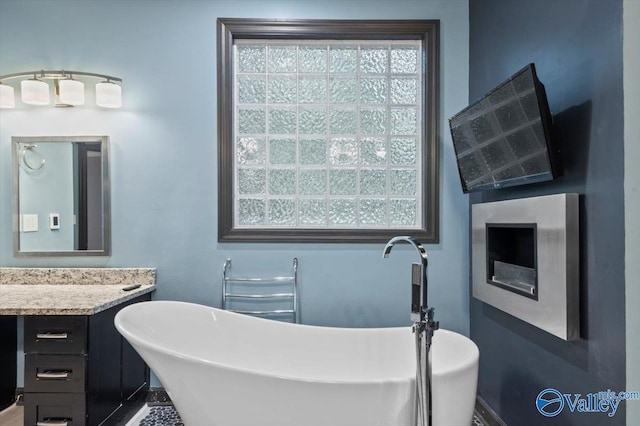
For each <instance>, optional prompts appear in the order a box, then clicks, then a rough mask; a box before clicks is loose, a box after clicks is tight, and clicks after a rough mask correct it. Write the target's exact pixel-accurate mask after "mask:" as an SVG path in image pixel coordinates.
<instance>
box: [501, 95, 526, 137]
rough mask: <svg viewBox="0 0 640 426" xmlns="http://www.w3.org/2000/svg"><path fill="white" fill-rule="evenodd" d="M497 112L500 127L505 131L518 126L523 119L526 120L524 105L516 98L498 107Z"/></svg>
mask: <svg viewBox="0 0 640 426" xmlns="http://www.w3.org/2000/svg"><path fill="white" fill-rule="evenodd" d="M495 114H496V118H497V119H498V123H500V127H501V128H502V130H503V131H505V132H506V131H507V130H511V129H513V128H516V127H518V126H519V125H521V124H522V122H523V121H526V119H525V116H524V111H522V107H521V106H520V102H518V100H514V101H512V102H509V103H508V104H506V105H503V106H501V107H498V108H496V110H495Z"/></svg>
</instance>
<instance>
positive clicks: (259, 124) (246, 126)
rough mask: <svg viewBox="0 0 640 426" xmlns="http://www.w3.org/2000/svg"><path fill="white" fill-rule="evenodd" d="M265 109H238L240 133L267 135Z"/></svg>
mask: <svg viewBox="0 0 640 426" xmlns="http://www.w3.org/2000/svg"><path fill="white" fill-rule="evenodd" d="M266 122H267V120H266V117H265V113H264V108H238V133H240V134H251V133H254V134H255V133H265V129H266Z"/></svg>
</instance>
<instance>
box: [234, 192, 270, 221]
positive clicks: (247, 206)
mask: <svg viewBox="0 0 640 426" xmlns="http://www.w3.org/2000/svg"><path fill="white" fill-rule="evenodd" d="M265 217H266V206H265V202H264V200H263V199H260V198H240V199H239V200H238V224H239V225H264V222H265Z"/></svg>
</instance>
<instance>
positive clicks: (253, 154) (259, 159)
mask: <svg viewBox="0 0 640 426" xmlns="http://www.w3.org/2000/svg"><path fill="white" fill-rule="evenodd" d="M265 158H266V144H265V141H264V138H252V137H239V138H238V144H237V146H236V161H237V162H238V164H240V165H258V164H264V160H265Z"/></svg>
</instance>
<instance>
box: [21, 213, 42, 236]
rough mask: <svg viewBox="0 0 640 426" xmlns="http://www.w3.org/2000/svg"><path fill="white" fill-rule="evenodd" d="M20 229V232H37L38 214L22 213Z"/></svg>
mask: <svg viewBox="0 0 640 426" xmlns="http://www.w3.org/2000/svg"><path fill="white" fill-rule="evenodd" d="M20 230H21V231H22V232H37V231H38V215H37V214H23V215H22V220H21V221H20Z"/></svg>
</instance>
